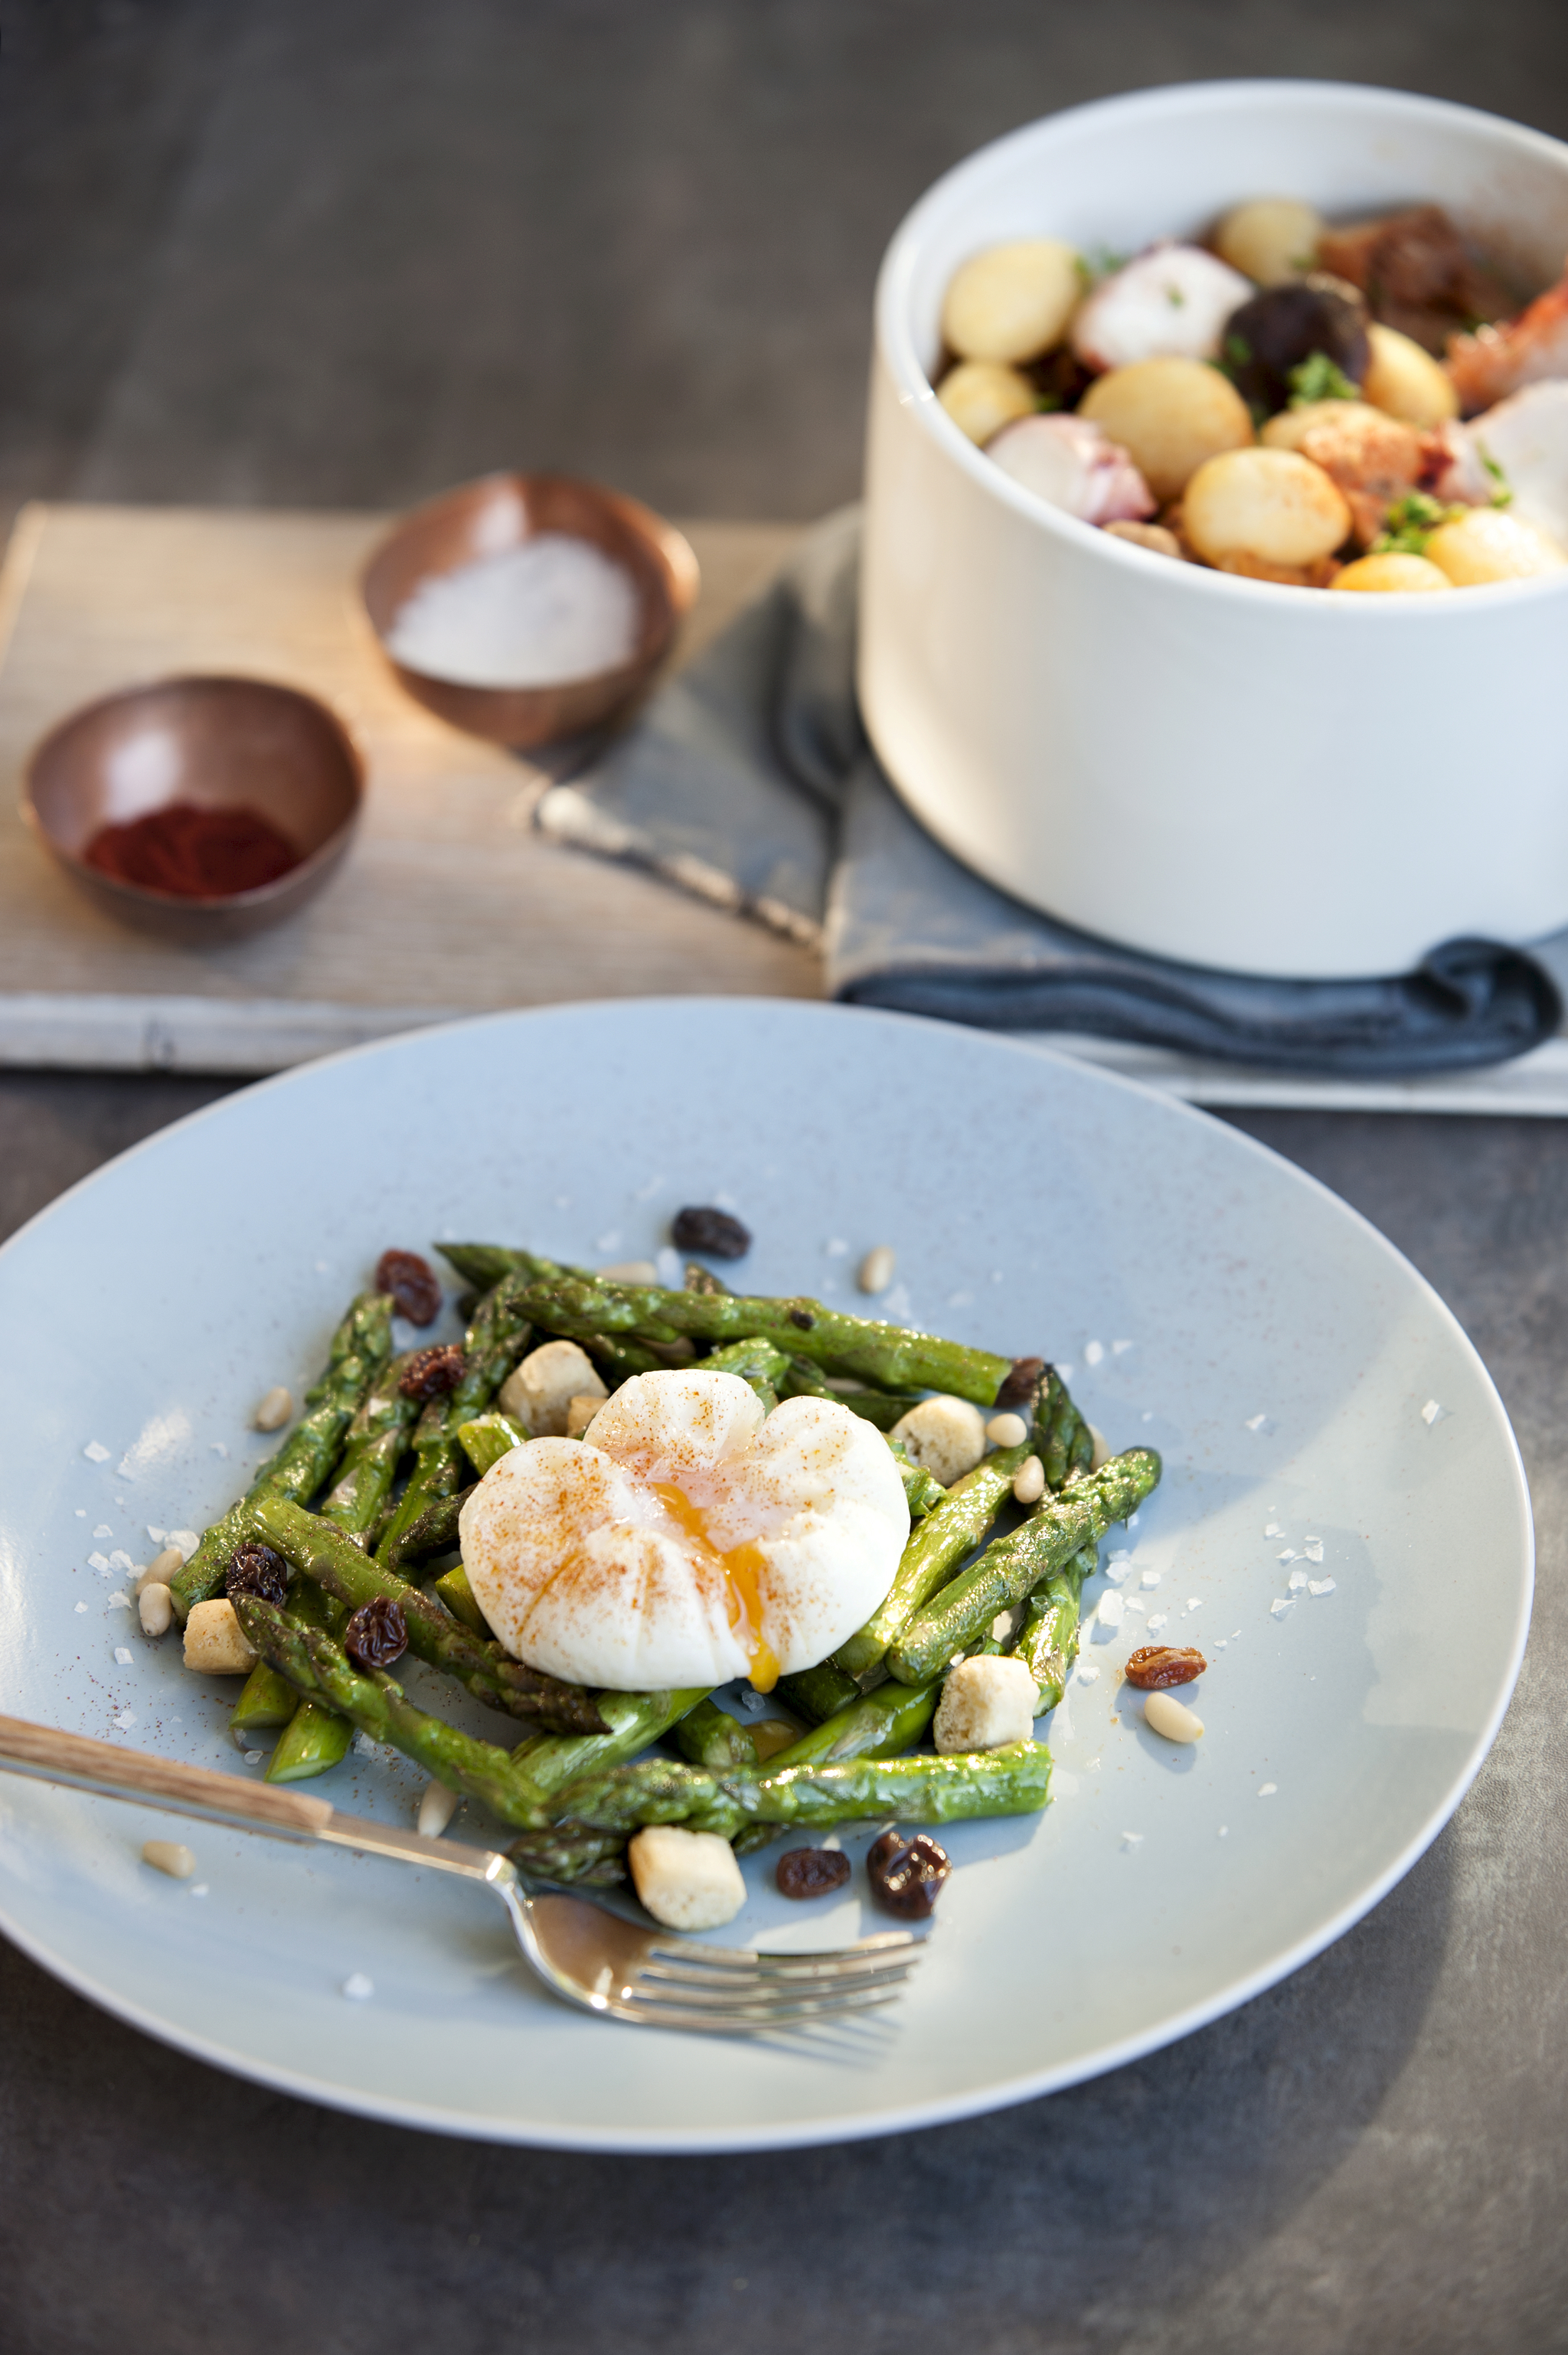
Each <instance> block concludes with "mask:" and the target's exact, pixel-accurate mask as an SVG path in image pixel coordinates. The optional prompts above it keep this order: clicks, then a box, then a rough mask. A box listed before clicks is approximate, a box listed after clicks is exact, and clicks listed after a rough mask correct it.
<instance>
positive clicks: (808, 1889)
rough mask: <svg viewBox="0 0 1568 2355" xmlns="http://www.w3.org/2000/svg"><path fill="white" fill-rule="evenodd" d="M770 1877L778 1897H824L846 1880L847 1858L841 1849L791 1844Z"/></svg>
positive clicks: (840, 1887) (847, 1870) (839, 1887)
mask: <svg viewBox="0 0 1568 2355" xmlns="http://www.w3.org/2000/svg"><path fill="white" fill-rule="evenodd" d="M774 1878H775V1879H776V1881H778V1885H779V1895H780V1896H781V1897H827V1896H828V1895H830V1894H831V1892H832V1891H834V1890H835V1889H842V1888H843V1886H844V1883H845V1882H846V1881H848V1878H849V1859H848V1857H847V1856H846V1855H845V1854H844V1852H843V1850H842V1849H837V1848H792V1849H790V1851H789V1853H788V1855H787V1856H781V1857H780V1859H779V1861H778V1870H777V1872H776V1874H775V1875H774Z"/></svg>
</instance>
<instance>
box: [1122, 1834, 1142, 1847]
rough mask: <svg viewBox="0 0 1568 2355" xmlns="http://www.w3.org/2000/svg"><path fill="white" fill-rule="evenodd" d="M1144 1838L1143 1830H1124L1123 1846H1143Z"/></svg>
mask: <svg viewBox="0 0 1568 2355" xmlns="http://www.w3.org/2000/svg"><path fill="white" fill-rule="evenodd" d="M1143 1838H1144V1836H1143V1834H1142V1832H1124V1833H1123V1834H1122V1846H1123V1847H1124V1848H1141V1847H1142V1846H1143Z"/></svg>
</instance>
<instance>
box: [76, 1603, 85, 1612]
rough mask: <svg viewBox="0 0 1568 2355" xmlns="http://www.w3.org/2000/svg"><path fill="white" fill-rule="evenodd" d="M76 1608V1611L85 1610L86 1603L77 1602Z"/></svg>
mask: <svg viewBox="0 0 1568 2355" xmlns="http://www.w3.org/2000/svg"><path fill="white" fill-rule="evenodd" d="M76 1608H77V1610H78V1611H85V1610H86V1608H87V1605H86V1604H85V1603H79V1604H77V1605H76Z"/></svg>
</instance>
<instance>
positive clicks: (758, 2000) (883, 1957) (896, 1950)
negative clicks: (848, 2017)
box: [624, 1932, 923, 2027]
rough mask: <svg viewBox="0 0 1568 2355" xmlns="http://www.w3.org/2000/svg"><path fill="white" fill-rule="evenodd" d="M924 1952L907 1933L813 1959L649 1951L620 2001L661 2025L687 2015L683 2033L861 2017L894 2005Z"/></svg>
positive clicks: (705, 1949)
mask: <svg viewBox="0 0 1568 2355" xmlns="http://www.w3.org/2000/svg"><path fill="white" fill-rule="evenodd" d="M922 1951H923V1941H922V1940H920V1939H918V1938H914V1937H912V1936H910V1935H909V1934H907V1933H905V1932H893V1933H891V1934H888V1935H887V1936H885V1937H880V1938H875V1939H871V1938H869V1939H867V1940H866V1941H865V1943H864V1944H863V1945H859V1946H841V1947H836V1948H833V1949H830V1950H829V1951H827V1952H826V1953H821V1954H816V1955H793V1954H783V1955H781V1954H757V1953H752V1952H748V1951H746V1950H744V1949H739V1948H734V1947H723V1946H694V1945H682V1946H664V1945H656V1946H650V1948H649V1950H648V1954H647V1956H646V1959H645V1961H643V1962H642V1963H640V1964H639V1965H638V1966H637V1968H636V1970H635V1973H634V1974H633V1975H632V1983H631V1984H630V1985H629V1986H628V1987H626V1988H625V1989H624V1998H625V1999H629V2000H631V2001H632V2002H635V2004H636V2005H637V2006H638V2008H639V2009H642V2008H643V2007H646V2009H647V2010H648V2011H649V2012H650V2013H652V2012H657V2013H658V2014H659V2016H660V2017H661V2018H670V2019H673V2017H674V2015H675V2014H676V2013H677V2012H679V2013H685V2014H688V2015H689V2017H688V2022H687V2024H688V2025H699V2024H702V2025H707V2024H712V2025H714V2026H718V2025H720V2023H723V2024H726V2025H732V2026H736V2027H740V2026H756V2027H761V2026H764V2025H772V2024H776V2023H781V2022H784V2021H788V2020H792V2019H813V2018H821V2017H823V2016H824V2015H827V2014H831V2013H837V2012H846V2011H865V2010H869V2009H872V2008H873V2007H874V2006H875V2005H878V2004H883V2003H891V2001H892V2000H893V1998H894V1997H895V1995H896V1994H897V1993H898V1991H899V1989H900V1988H901V1987H902V1985H903V1982H904V1981H905V1979H906V1978H908V1977H909V1975H910V1973H911V1972H912V1970H913V1969H914V1967H915V1965H916V1964H917V1963H918V1962H919V1960H920V1957H921V1953H922Z"/></svg>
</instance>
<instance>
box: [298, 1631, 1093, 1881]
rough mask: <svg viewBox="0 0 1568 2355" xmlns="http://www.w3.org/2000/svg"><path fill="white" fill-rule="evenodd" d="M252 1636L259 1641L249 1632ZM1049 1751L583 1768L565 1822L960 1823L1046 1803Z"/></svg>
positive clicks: (599, 1825) (731, 1828)
mask: <svg viewBox="0 0 1568 2355" xmlns="http://www.w3.org/2000/svg"><path fill="white" fill-rule="evenodd" d="M252 1640H254V1639H252ZM1050 1783H1051V1753H1050V1751H1049V1750H1048V1749H1047V1748H1046V1747H1045V1745H1044V1743H1043V1742H1009V1743H1008V1744H1007V1746H1006V1747H1005V1748H1003V1749H1000V1750H982V1751H978V1752H975V1753H967V1754H960V1755H958V1756H955V1757H951V1758H938V1757H936V1756H934V1755H933V1754H932V1753H929V1752H928V1753H923V1754H922V1755H920V1756H918V1757H914V1758H886V1759H883V1758H869V1757H861V1758H852V1759H846V1760H844V1761H843V1762H841V1763H838V1764H823V1765H809V1766H784V1767H777V1766H775V1767H771V1768H770V1769H769V1770H768V1771H767V1772H766V1773H764V1774H743V1773H739V1772H735V1771H731V1772H729V1773H724V1774H715V1773H713V1772H711V1771H710V1770H709V1769H708V1768H705V1767H701V1766H677V1765H673V1764H670V1763H669V1762H668V1761H667V1760H665V1759H659V1758H646V1759H644V1760H642V1761H641V1762H640V1763H639V1764H636V1765H635V1766H614V1767H611V1768H610V1769H609V1770H608V1772H606V1773H603V1774H588V1775H584V1776H583V1778H582V1779H581V1781H580V1782H577V1783H572V1784H570V1785H568V1786H567V1788H566V1789H565V1790H563V1791H562V1792H561V1793H560V1809H561V1816H562V1819H563V1820H564V1821H567V1822H570V1823H571V1824H573V1825H579V1824H581V1826H583V1827H584V1828H586V1829H588V1830H593V1831H604V1832H612V1831H613V1832H632V1831H635V1829H636V1828H637V1827H638V1826H639V1825H642V1824H688V1825H690V1827H691V1828H692V1829H693V1830H696V1831H716V1832H719V1833H720V1834H722V1835H723V1837H724V1838H733V1837H734V1835H735V1834H736V1833H737V1832H738V1831H740V1830H741V1828H743V1827H745V1826H749V1825H752V1824H788V1825H790V1826H792V1827H795V1828H799V1829H802V1830H810V1831H826V1830H827V1829H828V1828H829V1827H830V1826H832V1825H834V1824H841V1823H853V1822H863V1821H866V1820H868V1819H870V1820H876V1819H879V1818H886V1817H892V1818H893V1819H894V1820H896V1821H898V1822H901V1823H917V1824H943V1823H956V1822H959V1821H961V1820H965V1819H968V1818H970V1817H976V1816H1019V1815H1028V1814H1030V1813H1032V1812H1033V1811H1034V1810H1035V1809H1036V1808H1039V1807H1043V1806H1044V1805H1045V1802H1046V1797H1047V1794H1048V1791H1049V1788H1050Z"/></svg>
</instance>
